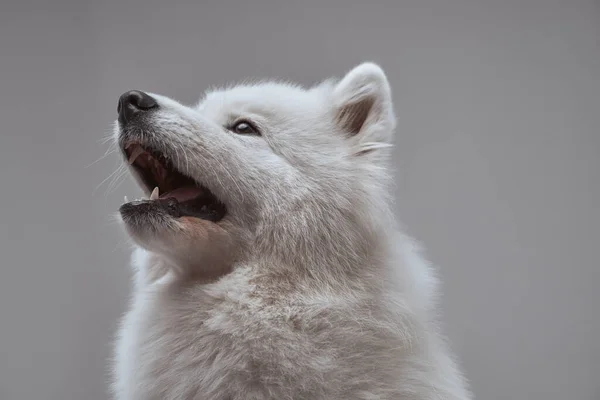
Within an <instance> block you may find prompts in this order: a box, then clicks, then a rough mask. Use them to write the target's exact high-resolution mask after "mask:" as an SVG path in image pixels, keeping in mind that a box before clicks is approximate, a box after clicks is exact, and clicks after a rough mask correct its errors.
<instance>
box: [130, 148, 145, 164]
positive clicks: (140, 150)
mask: <svg viewBox="0 0 600 400" xmlns="http://www.w3.org/2000/svg"><path fill="white" fill-rule="evenodd" d="M143 152H144V149H143V148H142V146H136V147H135V148H134V149H133V151H132V152H131V155H130V156H129V160H127V162H128V163H129V165H131V164H133V163H134V162H135V159H136V158H138V156H139V155H140V154H142V153H143Z"/></svg>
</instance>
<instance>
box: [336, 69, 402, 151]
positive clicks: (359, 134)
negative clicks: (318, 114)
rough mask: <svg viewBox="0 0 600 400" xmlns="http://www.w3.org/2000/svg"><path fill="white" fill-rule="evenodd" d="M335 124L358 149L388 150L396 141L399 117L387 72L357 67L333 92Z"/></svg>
mask: <svg viewBox="0 0 600 400" xmlns="http://www.w3.org/2000/svg"><path fill="white" fill-rule="evenodd" d="M333 107H334V108H333V112H334V118H335V122H336V123H337V124H338V126H339V128H340V130H341V131H342V132H343V133H345V134H346V135H347V136H348V137H355V138H356V141H357V145H359V146H361V147H365V148H364V150H365V151H366V150H368V148H369V147H373V148H376V147H378V146H380V147H384V146H385V145H386V144H389V143H390V142H391V140H392V135H393V130H394V128H395V117H394V111H393V106H392V96H391V90H390V85H389V83H388V80H387V78H386V76H385V73H384V72H383V70H382V69H381V68H380V67H379V66H378V65H376V64H373V63H370V62H365V63H363V64H360V65H358V66H356V67H355V68H354V69H352V70H351V71H350V72H348V73H347V74H346V76H344V78H342V80H341V81H339V82H338V83H337V85H336V86H335V87H334V89H333Z"/></svg>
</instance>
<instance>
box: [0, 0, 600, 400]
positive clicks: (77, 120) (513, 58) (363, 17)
mask: <svg viewBox="0 0 600 400" xmlns="http://www.w3.org/2000/svg"><path fill="white" fill-rule="evenodd" d="M362 60H374V61H376V62H379V63H380V64H381V65H382V66H383V67H384V69H385V70H386V71H387V73H388V76H389V79H390V81H391V83H392V85H393V90H394V95H395V102H396V110H397V113H398V116H399V129H398V141H397V143H398V145H397V148H396V159H395V164H396V167H397V170H398V189H397V191H398V198H399V202H398V209H399V214H400V217H401V219H402V220H403V221H404V223H405V224H406V226H407V229H408V230H409V232H410V233H411V234H412V235H414V236H416V237H417V238H418V239H420V240H422V241H423V242H424V243H425V244H426V245H427V248H428V250H429V256H430V258H431V259H433V261H434V262H435V263H436V264H439V265H440V267H441V271H442V277H443V278H444V291H445V296H444V298H443V311H444V317H445V320H446V321H447V332H448V334H449V336H450V338H451V339H452V343H453V347H454V349H455V350H456V351H457V353H458V354H459V357H460V360H461V363H462V365H463V366H464V368H465V370H466V373H467V375H468V377H469V378H470V380H471V382H472V387H473V390H474V392H475V394H476V397H477V398H479V399H487V400H505V399H529V400H537V399H539V400H542V399H543V400H551V399H555V400H564V399H569V400H571V399H573V400H593V399H595V400H598V399H600V340H599V339H600V311H598V306H600V294H599V293H598V290H597V286H598V284H599V283H600V268H599V267H600V266H599V262H598V249H599V248H600V240H599V237H600V236H599V234H600V228H599V226H600V211H599V210H598V206H599V204H600V185H599V184H600V179H599V177H600V161H599V153H600V6H599V4H598V3H594V2H592V1H576V0H568V1H567V0H563V1H553V0H497V1H484V0H479V1H476V0H472V1H467V0H453V1H450V0H411V1H408V0H406V1H405V0H402V1H399V0H396V1H392V0H389V1H385V2H384V1H374V2H367V1H358V0H356V1H342V0H338V1H325V2H322V1H318V0H304V1H302V2H300V1H296V2H292V1H275V0H271V1H268V0H264V1H259V2H244V1H237V2H227V1H223V0H220V1H204V2H201V1H195V2H192V1H189V2H187V3H179V2H167V1H156V0H134V1H116V0H114V1H93V2H92V1H88V2H85V1H78V0H55V1H39V2H37V3H33V2H27V1H25V2H23V1H20V2H19V1H16V0H13V1H11V0H9V1H8V2H7V1H6V0H5V1H4V2H2V4H1V5H0V121H1V125H0V129H1V137H0V176H1V180H0V182H1V184H2V192H3V195H2V207H1V208H0V223H1V226H2V229H1V230H0V235H1V236H0V254H1V255H2V269H1V270H0V271H1V272H0V399H7V400H34V399H44V400H84V399H85V400H88V399H90V400H94V399H105V398H106V365H107V357H109V354H110V345H109V343H110V340H111V335H112V332H113V331H114V330H115V327H116V322H117V318H118V316H119V315H120V314H121V312H123V310H124V307H125V300H126V298H127V290H128V269H127V258H128V245H127V243H126V241H125V238H124V235H123V234H121V231H120V229H119V228H118V226H117V225H115V224H114V223H113V221H112V219H111V214H112V213H114V211H115V210H116V209H117V207H118V206H119V205H120V203H121V201H122V198H123V195H124V194H127V195H129V196H130V197H132V196H136V195H137V190H136V189H135V188H134V186H133V184H132V182H131V181H130V180H129V178H126V179H125V178H124V181H123V182H124V183H122V184H121V185H119V186H116V187H114V186H115V185H112V186H111V185H110V184H109V183H110V180H109V181H108V182H106V183H104V184H101V182H102V181H103V180H104V179H105V178H106V177H107V176H108V175H109V174H110V173H111V172H112V171H114V169H115V162H116V161H117V158H116V157H115V156H114V154H113V155H109V156H108V157H106V158H104V159H102V160H100V161H98V162H97V163H95V164H94V165H92V166H90V167H86V166H87V165H89V164H91V163H92V162H93V161H95V160H97V159H98V158H99V157H100V156H101V155H102V154H103V153H104V151H105V150H106V149H107V146H106V145H103V144H101V142H100V141H101V139H102V138H103V137H104V136H106V135H107V134H108V133H109V132H110V129H111V123H112V121H113V119H114V118H115V117H116V115H115V114H116V113H115V110H116V104H117V101H116V100H117V97H118V95H119V94H121V93H122V92H124V91H125V90H127V89H131V88H140V89H146V90H151V91H155V92H159V93H163V94H165V95H168V96H172V97H175V98H177V99H179V100H181V101H183V102H192V101H195V100H196V99H197V98H198V97H199V95H200V93H201V91H202V90H204V88H206V87H207V86H209V85H214V84H224V83H227V82H230V81H232V80H237V79H240V78H244V77H248V76H250V77H253V76H254V77H282V78H289V79H293V80H297V81H300V82H302V83H312V82H315V81H317V80H320V79H322V78H325V77H328V76H330V75H339V74H341V73H343V72H344V71H346V70H348V69H349V68H351V67H352V66H353V65H355V64H357V63H359V62H360V61H362ZM98 185H100V186H99V187H98V189H96V190H95V188H96V187H97V186H98Z"/></svg>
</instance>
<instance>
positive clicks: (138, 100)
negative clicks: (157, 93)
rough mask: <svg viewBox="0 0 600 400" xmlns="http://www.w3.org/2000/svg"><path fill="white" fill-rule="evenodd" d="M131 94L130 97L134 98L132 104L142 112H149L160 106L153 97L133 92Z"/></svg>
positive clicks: (136, 91)
mask: <svg viewBox="0 0 600 400" xmlns="http://www.w3.org/2000/svg"><path fill="white" fill-rule="evenodd" d="M130 93H131V94H130V96H131V97H132V99H131V100H132V101H131V102H132V104H134V105H135V106H136V107H137V108H139V109H141V110H149V109H151V108H154V107H156V106H157V105H158V104H157V103H156V100H154V98H153V97H152V96H149V95H148V94H146V93H144V92H140V91H138V90H133V91H131V92H130Z"/></svg>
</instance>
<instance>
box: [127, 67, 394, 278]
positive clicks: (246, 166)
mask: <svg viewBox="0 0 600 400" xmlns="http://www.w3.org/2000/svg"><path fill="white" fill-rule="evenodd" d="M118 114H119V118H118V123H117V129H116V138H117V141H118V145H119V147H120V149H121V150H122V153H123V156H124V159H125V160H126V161H127V162H128V163H129V164H130V166H131V170H132V171H133V174H134V176H135V177H136V178H137V180H138V181H139V183H140V185H141V187H142V188H143V190H144V191H145V192H146V194H147V196H148V197H149V198H148V199H144V200H138V201H134V202H129V203H126V204H123V206H122V207H121V209H120V213H121V217H122V219H123V221H124V223H125V226H126V228H127V231H128V232H129V234H130V235H131V237H132V238H133V239H134V241H135V242H136V243H137V244H139V245H140V246H141V247H143V248H146V249H147V250H149V251H151V252H154V253H156V254H159V255H161V256H164V257H165V258H167V259H168V260H170V261H171V262H172V263H173V264H178V265H181V266H186V265H193V266H197V267H200V268H204V267H203V266H205V267H206V268H212V267H211V265H218V264H223V263H232V262H234V260H235V259H239V258H240V257H242V258H243V257H252V256H253V255H254V256H255V255H256V254H257V253H261V255H262V256H267V255H272V256H274V257H278V258H279V259H280V260H282V261H285V260H291V259H296V260H298V259H306V260H308V259H309V258H311V257H312V259H313V260H318V256H319V255H323V256H326V253H327V250H325V249H328V248H331V249H333V252H335V253H340V252H347V254H353V253H356V252H359V251H360V245H357V241H360V240H363V241H364V238H365V236H366V235H368V234H369V232H371V231H373V230H376V229H377V225H378V224H381V223H385V222H386V221H385V219H386V218H388V217H389V215H388V214H386V213H385V211H384V209H386V206H387V204H386V195H387V187H386V183H387V179H386V178H387V174H386V170H385V160H386V159H387V156H388V153H389V147H390V146H389V145H390V143H391V140H392V132H393V130H394V125H395V119H394V115H393V110H392V103H391V95H390V87H389V84H388V81H387V79H386V77H385V75H384V73H383V71H382V70H381V69H380V68H379V67H378V66H376V65H374V64H372V63H364V64H361V65H359V66H357V67H356V68H354V69H353V70H351V71H350V72H349V73H348V74H347V75H346V76H345V77H343V78H342V79H341V80H339V81H336V82H334V81H326V82H325V83H322V84H320V85H318V86H315V87H313V88H310V89H303V88H300V87H298V86H293V85H289V84H281V83H273V82H267V83H260V84H255V85H241V86H235V87H232V88H230V89H227V90H223V91H213V92H210V93H208V94H207V95H206V96H205V97H204V99H203V100H202V101H201V102H200V103H199V104H198V105H197V106H195V107H187V106H183V105H181V104H180V103H178V102H176V101H174V100H171V99H169V98H166V97H164V96H160V95H156V94H151V93H144V92H140V91H130V92H127V93H125V94H123V95H122V96H121V98H120V99H119V105H118ZM316 262H318V261H316Z"/></svg>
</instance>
